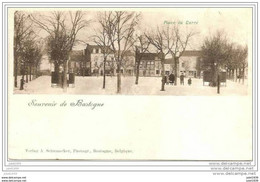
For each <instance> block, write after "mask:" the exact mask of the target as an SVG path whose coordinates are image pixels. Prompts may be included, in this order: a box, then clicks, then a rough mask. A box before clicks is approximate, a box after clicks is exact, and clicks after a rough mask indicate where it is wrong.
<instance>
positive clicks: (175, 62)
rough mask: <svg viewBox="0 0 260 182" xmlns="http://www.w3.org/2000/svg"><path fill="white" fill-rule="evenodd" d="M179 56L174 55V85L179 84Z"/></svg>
mask: <svg viewBox="0 0 260 182" xmlns="http://www.w3.org/2000/svg"><path fill="white" fill-rule="evenodd" d="M173 57H174V56H173ZM177 62H178V60H177V58H176V57H174V76H175V77H174V85H177V79H178V70H177V69H178V65H177Z"/></svg>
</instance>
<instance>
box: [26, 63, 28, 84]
mask: <svg viewBox="0 0 260 182" xmlns="http://www.w3.org/2000/svg"><path fill="white" fill-rule="evenodd" d="M26 83H28V66H26Z"/></svg>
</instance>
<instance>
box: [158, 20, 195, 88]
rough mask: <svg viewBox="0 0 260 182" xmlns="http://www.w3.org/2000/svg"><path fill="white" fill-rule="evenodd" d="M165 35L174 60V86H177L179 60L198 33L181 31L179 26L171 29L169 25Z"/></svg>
mask: <svg viewBox="0 0 260 182" xmlns="http://www.w3.org/2000/svg"><path fill="white" fill-rule="evenodd" d="M163 33H164V36H165V38H166V42H167V47H168V49H169V51H170V54H171V56H172V58H173V60H174V75H175V81H174V85H177V77H178V67H179V59H180V57H181V56H182V55H183V53H184V52H185V50H186V48H187V45H188V44H189V42H190V40H191V38H192V37H193V36H194V35H196V34H197V33H196V32H194V31H186V32H184V31H181V30H180V27H179V26H178V25H175V26H171V27H170V26H169V25H168V26H167V27H166V28H165V29H164V31H163Z"/></svg>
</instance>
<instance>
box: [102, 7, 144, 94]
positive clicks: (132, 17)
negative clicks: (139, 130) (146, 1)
mask: <svg viewBox="0 0 260 182" xmlns="http://www.w3.org/2000/svg"><path fill="white" fill-rule="evenodd" d="M139 17H140V14H137V13H135V12H127V11H114V12H111V11H110V12H108V13H107V16H106V22H107V25H106V27H105V29H106V32H107V34H108V38H109V41H110V44H111V46H110V47H111V49H112V51H113V53H114V57H115V60H116V63H117V93H121V67H122V60H123V58H124V57H125V55H126V53H127V52H128V51H129V50H130V49H131V48H132V46H133V45H134V42H135V40H134V37H133V34H134V31H135V27H136V26H137V24H138V22H139Z"/></svg>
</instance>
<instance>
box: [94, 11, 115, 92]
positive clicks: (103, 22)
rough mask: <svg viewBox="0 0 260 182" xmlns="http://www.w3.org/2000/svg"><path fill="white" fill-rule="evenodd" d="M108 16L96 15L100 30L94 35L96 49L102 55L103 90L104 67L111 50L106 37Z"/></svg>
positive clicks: (104, 80)
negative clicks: (98, 49)
mask: <svg viewBox="0 0 260 182" xmlns="http://www.w3.org/2000/svg"><path fill="white" fill-rule="evenodd" d="M108 16H109V13H108V12H104V13H99V14H98V23H99V25H100V28H99V30H98V31H96V34H95V35H94V42H95V43H96V44H97V45H98V47H99V48H100V49H101V52H102V54H103V89H105V87H106V65H107V58H108V56H109V55H110V54H112V53H113V52H112V50H111V48H110V47H111V40H110V39H109V35H108V29H107V27H109V24H108V23H109V22H108V21H107V19H108Z"/></svg>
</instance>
